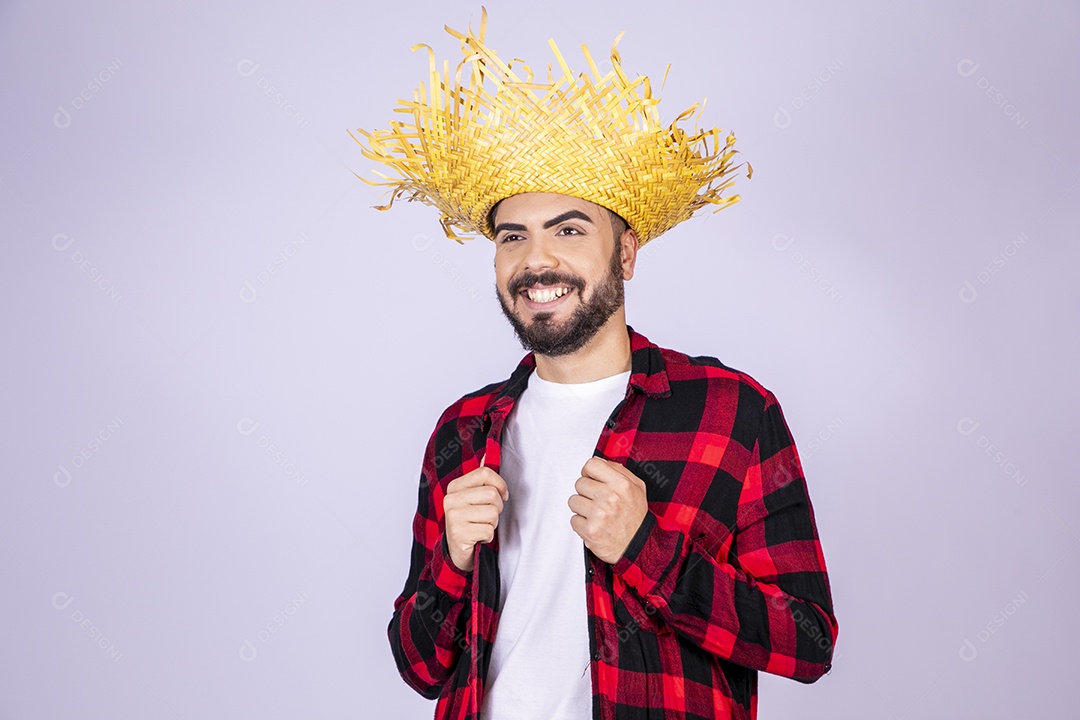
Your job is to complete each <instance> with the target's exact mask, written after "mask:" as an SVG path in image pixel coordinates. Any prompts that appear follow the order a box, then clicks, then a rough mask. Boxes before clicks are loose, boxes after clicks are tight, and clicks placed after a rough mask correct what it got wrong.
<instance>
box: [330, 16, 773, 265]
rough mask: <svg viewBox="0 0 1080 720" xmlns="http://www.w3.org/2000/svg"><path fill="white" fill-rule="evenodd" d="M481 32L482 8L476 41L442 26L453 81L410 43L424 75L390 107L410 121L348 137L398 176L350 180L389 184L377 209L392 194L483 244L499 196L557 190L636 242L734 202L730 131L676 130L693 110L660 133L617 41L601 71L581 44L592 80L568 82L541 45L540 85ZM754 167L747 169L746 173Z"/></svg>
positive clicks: (451, 232) (558, 56)
mask: <svg viewBox="0 0 1080 720" xmlns="http://www.w3.org/2000/svg"><path fill="white" fill-rule="evenodd" d="M486 26H487V11H486V10H483V11H482V15H481V22H480V32H479V33H478V34H474V33H473V31H472V29H471V28H470V29H469V31H468V32H467V33H460V32H457V31H455V30H452V29H450V28H449V27H447V28H446V31H447V32H448V33H450V34H451V35H452V36H453V37H455V38H457V39H459V40H460V41H461V51H462V53H463V58H462V59H461V61H460V62H459V63H458V65H457V68H456V71H455V72H454V73H453V74H451V73H450V67H449V63H448V62H447V61H443V66H442V71H441V72H440V71H439V69H438V66H437V63H436V60H435V53H434V51H433V50H432V49H431V47H430V46H428V45H424V44H419V45H415V46H413V50H416V49H418V48H426V49H427V51H428V57H429V61H430V72H429V78H428V82H427V84H426V85H425V83H423V82H421V83H420V86H419V87H418V88H417V89H416V90H415V91H414V92H413V99H412V101H408V100H399V101H398V104H399V107H397V108H396V109H395V111H396V112H399V113H403V114H404V115H406V116H407V117H408V119H407V120H395V121H391V123H390V128H389V129H386V130H377V131H373V132H367V131H365V130H362V129H360V130H358V132H359V133H360V134H361V135H362V136H363V140H361V139H360V138H357V137H356V136H355V135H353V136H352V137H353V139H354V140H356V141H357V143H359V144H360V147H361V152H362V153H363V154H364V156H365V157H367V158H369V159H371V160H374V161H376V162H378V163H380V164H382V165H385V166H386V167H387V168H388V169H390V170H392V171H394V173H395V174H396V176H391V175H386V174H384V173H381V172H376V174H377V175H379V176H380V177H381V178H383V180H384V182H374V181H371V180H367V179H366V178H360V179H362V180H364V181H365V182H368V183H370V184H373V185H383V186H388V187H389V188H390V193H391V195H390V199H389V201H388V202H387V203H386V204H384V205H377V206H376V207H377V208H378V209H380V210H386V209H388V208H390V207H391V206H392V205H393V203H394V200H396V199H399V198H402V197H404V198H405V199H407V200H419V201H421V202H424V203H427V204H429V205H433V206H435V207H436V208H438V210H439V211H440V213H441V215H442V218H441V223H442V227H443V230H444V232H445V233H446V235H447V237H449V238H451V239H453V240H457V241H458V242H461V241H462V240H464V239H467V238H463V237H461V236H459V234H458V233H459V232H463V233H480V234H483V235H485V236H487V237H488V238H493V230H492V228H491V225H490V223H489V221H488V214H489V211H490V210H491V208H492V207H493V206H494V205H495V204H496V203H497V202H499V201H500V200H502V199H503V198H506V197H510V196H511V195H516V194H518V193H526V192H550V193H560V194H563V195H572V196H575V197H579V198H581V199H584V200H588V201H590V202H593V203H596V204H597V205H601V206H603V207H606V208H608V209H609V210H611V211H612V212H615V213H617V214H618V215H620V216H622V217H623V219H625V220H626V221H627V223H628V224H629V225H630V227H631V228H633V229H634V231H635V233H636V234H637V236H638V242H639V245H644V244H645V243H647V242H648V241H649V240H652V239H654V238H656V237H657V236H658V235H660V234H661V233H663V232H665V231H667V230H669V229H670V228H672V227H674V226H675V225H677V224H678V223H680V222H682V221H684V220H686V219H688V218H689V217H690V216H691V215H693V213H694V212H695V211H697V210H698V209H700V208H702V207H704V206H706V205H712V206H714V208H715V210H716V211H719V210H721V209H722V208H725V207H727V206H728V205H731V204H732V203H735V202H737V201H738V199H739V196H738V195H726V196H725V195H724V194H723V193H724V191H725V190H727V189H728V188H729V187H730V186H731V185H732V184H733V182H734V180H733V179H732V178H731V177H730V176H731V175H732V174H733V173H734V171H735V170H736V169H738V167H741V165H739V166H732V160H733V158H734V156H735V154H736V152H737V151H736V150H735V149H734V147H733V146H734V144H735V136H734V134H732V133H729V134H728V135H727V136H726V137H724V136H723V135H722V131H721V129H720V128H712V129H710V130H704V131H701V130H698V129H697V128H696V127H695V129H694V131H693V132H688V131H686V130H684V129H683V128H682V127H680V126H679V123H681V122H683V121H685V120H687V119H688V118H690V117H691V116H695V115H696V114H697V115H699V114H700V110H701V106H700V105H698V104H695V105H693V106H691V107H690V108H688V109H687V110H685V111H684V112H682V113H681V114H680V115H679V116H678V117H676V118H675V120H674V121H673V122H672V123H671V124H670V125H667V126H664V125H662V124H661V123H660V117H659V113H658V111H657V107H656V106H657V103H658V102H659V98H654V97H653V95H652V90H651V86H650V83H649V79H648V78H647V77H644V76H638V77H637V78H635V79H634V80H631V79H630V78H629V77H627V75H626V74H625V73H624V72H623V69H622V61H621V58H620V56H619V53H618V51H617V50H616V46H617V45H618V43H619V40H620V39H621V38H622V34H621V33H620V35H619V37H617V38H616V39H615V42H614V44H613V45H612V48H611V64H612V69H611V71H610V72H608V73H607V74H605V75H601V74H600V71H599V70H598V68H597V66H596V64H595V63H594V62H593V59H592V56H591V55H590V54H589V50H588V48H587V47H585V46H584V45H582V48H581V49H582V52H583V54H584V56H585V60H586V62H587V63H588V65H589V69H590V71H591V73H592V75H591V77H590V76H589V75H588V74H586V73H581V74H580V75H577V76H575V75H574V73H573V72H572V71H571V70H570V68H569V66H568V65H567V63H566V61H565V60H564V59H563V56H562V53H560V52H559V49H558V47H557V46H556V45H555V42H554V40H550V41H549V45H550V46H551V49H552V51H553V52H554V55H555V60H556V62H557V65H558V70H559V72H558V73H557V74H554V75H553V74H552V68H551V66H550V65H549V66H548V73H547V75H548V79H547V82H538V81H536V79H535V78H534V76H533V72H532V70H531V69H530V68H529V66H527V65H525V64H524V63H522V62H521V61H520V60H514V61H513V62H517V63H520V67H521V70H520V73H521V74H519V73H518V72H515V70H514V68H513V67H512V63H506V62H503V61H502V60H500V59H499V58H498V57H497V56H496V54H495V52H494V51H493V50H491V49H490V48H489V47H488V46H487V45H485V44H484V35H485V31H486ZM350 135H352V133H350ZM365 141H366V142H365ZM752 171H753V170H752V168H751V167H750V166H749V164H747V177H750V175H751V173H752ZM358 177H359V176H358Z"/></svg>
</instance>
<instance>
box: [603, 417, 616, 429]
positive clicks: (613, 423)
mask: <svg viewBox="0 0 1080 720" xmlns="http://www.w3.org/2000/svg"><path fill="white" fill-rule="evenodd" d="M604 424H605V425H607V426H608V427H609V428H612V429H614V428H615V421H614V420H612V419H611V418H608V421H607V422H606V423H604Z"/></svg>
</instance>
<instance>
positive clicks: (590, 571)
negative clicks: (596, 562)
mask: <svg viewBox="0 0 1080 720" xmlns="http://www.w3.org/2000/svg"><path fill="white" fill-rule="evenodd" d="M588 573H589V577H592V576H593V569H592V568H589V570H588Z"/></svg>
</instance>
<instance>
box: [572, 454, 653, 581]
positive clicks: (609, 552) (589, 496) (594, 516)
mask: <svg viewBox="0 0 1080 720" xmlns="http://www.w3.org/2000/svg"><path fill="white" fill-rule="evenodd" d="M574 490H576V491H577V494H576V495H571V496H570V499H569V500H568V501H567V505H569V506H570V509H571V510H573V511H574V515H573V516H571V518H570V526H571V527H572V528H574V532H576V533H577V534H578V535H580V536H581V539H582V540H584V541H585V547H587V548H589V550H591V551H592V552H593V554H594V555H596V557H598V558H600V559H601V560H603V561H604V562H606V563H609V564H611V565H614V564H615V563H616V562H618V560H619V558H621V557H622V556H623V553H624V552H626V546H627V545H629V544H630V540H631V539H633V537H634V533H636V532H637V530H638V528H639V527H641V521H642V520H644V519H645V515H646V514H647V513H648V512H649V503H648V499H647V497H646V495H645V482H644V481H643V480H642V479H641V478H639V477H638V476H636V475H634V473H632V472H630V471H629V470H627V469H626V467H625V466H623V465H620V464H618V463H613V462H611V461H610V460H605V459H604V458H602V457H597V456H593V457H591V458H589V461H588V462H587V463H585V466H584V467H583V468H581V477H580V478H578V480H577V482H576V483H574Z"/></svg>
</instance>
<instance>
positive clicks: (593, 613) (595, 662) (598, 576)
mask: <svg viewBox="0 0 1080 720" xmlns="http://www.w3.org/2000/svg"><path fill="white" fill-rule="evenodd" d="M633 395H634V388H633V386H632V385H630V384H628V385H627V388H626V395H625V396H624V397H623V399H622V400H621V401H620V402H619V404H618V405H616V406H615V409H614V410H612V411H611V415H610V416H608V419H607V421H605V423H604V428H603V429H602V430H601V431H600V438H599V439H598V440H597V443H596V449H595V450H594V452H593V454H594V455H597V456H599V457H602V458H604V459H606V460H611V461H612V462H623V459H624V458H625V457H626V456H628V455H629V452H626V453H625V454H624V453H622V452H621V451H620V450H621V448H622V446H625V449H626V450H627V451H629V449H630V448H629V445H630V443H628V442H625V443H624V442H620V441H619V440H615V441H613V440H612V436H613V435H614V436H616V437H619V433H620V428H621V429H628V428H629V427H630V423H629V422H628V415H629V414H630V413H629V411H630V409H631V408H632V407H633V405H634V403H633V401H632V398H633ZM612 450H617V451H618V452H614V453H613V452H612ZM584 550H585V588H586V592H585V603H586V610H587V614H588V627H589V652H590V654H591V655H590V656H591V657H592V662H591V663H589V673H590V676H591V678H592V696H593V720H614V718H615V715H614V709H613V708H612V706H611V704H610V703H605V702H604V701H603V697H604V695H603V693H602V692H601V687H600V683H601V681H600V663H601V662H608V661H610V660H611V659H612V658H613V657H614V654H613V653H609V652H608V649H609V648H615V647H616V645H614V644H612V643H613V641H615V640H617V638H614V639H613V638H606V637H601V635H600V629H599V628H598V626H597V623H596V617H597V607H596V605H597V603H599V602H604V603H609V604H613V600H614V595H613V593H612V592H611V591H610V590H609V589H608V588H607V587H605V585H609V584H610V582H611V580H610V577H609V576H610V570H608V569H607V567H606V563H604V561H603V560H601V559H600V558H598V557H596V556H595V555H593V554H592V552H591V551H590V550H589V548H587V547H585V548H584ZM611 610H612V612H613V610H614V608H613V607H612V608H611Z"/></svg>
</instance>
